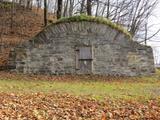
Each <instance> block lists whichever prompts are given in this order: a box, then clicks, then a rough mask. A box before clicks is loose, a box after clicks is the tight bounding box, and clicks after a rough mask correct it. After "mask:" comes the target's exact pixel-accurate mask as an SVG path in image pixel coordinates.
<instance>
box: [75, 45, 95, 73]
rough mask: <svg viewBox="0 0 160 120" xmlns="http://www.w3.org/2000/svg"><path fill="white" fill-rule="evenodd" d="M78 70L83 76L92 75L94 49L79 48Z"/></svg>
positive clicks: (87, 47)
mask: <svg viewBox="0 0 160 120" xmlns="http://www.w3.org/2000/svg"><path fill="white" fill-rule="evenodd" d="M76 57H77V58H76V68H77V70H78V72H79V73H81V74H91V73H92V47H90V46H84V47H79V49H78V50H77V55H76Z"/></svg>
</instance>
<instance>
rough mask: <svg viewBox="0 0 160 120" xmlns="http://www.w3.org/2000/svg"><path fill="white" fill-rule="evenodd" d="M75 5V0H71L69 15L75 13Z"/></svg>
mask: <svg viewBox="0 0 160 120" xmlns="http://www.w3.org/2000/svg"><path fill="white" fill-rule="evenodd" d="M73 5H74V0H70V6H69V16H72V14H73Z"/></svg>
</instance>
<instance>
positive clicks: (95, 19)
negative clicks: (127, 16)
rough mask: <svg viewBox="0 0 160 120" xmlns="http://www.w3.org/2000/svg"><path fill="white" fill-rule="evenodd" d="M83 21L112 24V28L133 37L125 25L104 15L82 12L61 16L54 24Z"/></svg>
mask: <svg viewBox="0 0 160 120" xmlns="http://www.w3.org/2000/svg"><path fill="white" fill-rule="evenodd" d="M81 21H87V22H96V23H100V24H104V25H107V26H110V27H111V28H113V29H116V30H118V31H119V32H122V33H124V34H125V35H126V36H128V37H129V38H130V39H132V35H131V34H130V33H129V32H128V31H127V30H126V29H125V28H124V27H122V26H121V25H118V24H115V23H113V22H112V21H111V20H109V19H106V18H103V17H93V16H87V15H83V14H82V15H79V16H72V17H66V18H61V19H59V20H57V21H56V22H55V23H53V24H59V23H64V22H81Z"/></svg>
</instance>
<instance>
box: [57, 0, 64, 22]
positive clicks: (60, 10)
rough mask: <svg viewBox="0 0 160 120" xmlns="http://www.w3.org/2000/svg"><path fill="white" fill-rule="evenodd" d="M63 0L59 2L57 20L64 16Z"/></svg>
mask: <svg viewBox="0 0 160 120" xmlns="http://www.w3.org/2000/svg"><path fill="white" fill-rule="evenodd" d="M62 2H63V1H62V0H58V5H57V6H58V9H57V19H59V18H61V14H62Z"/></svg>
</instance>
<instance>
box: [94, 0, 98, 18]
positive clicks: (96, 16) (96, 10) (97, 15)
mask: <svg viewBox="0 0 160 120" xmlns="http://www.w3.org/2000/svg"><path fill="white" fill-rule="evenodd" d="M98 9H99V0H97V7H96V14H95V16H96V17H97V16H98Z"/></svg>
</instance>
